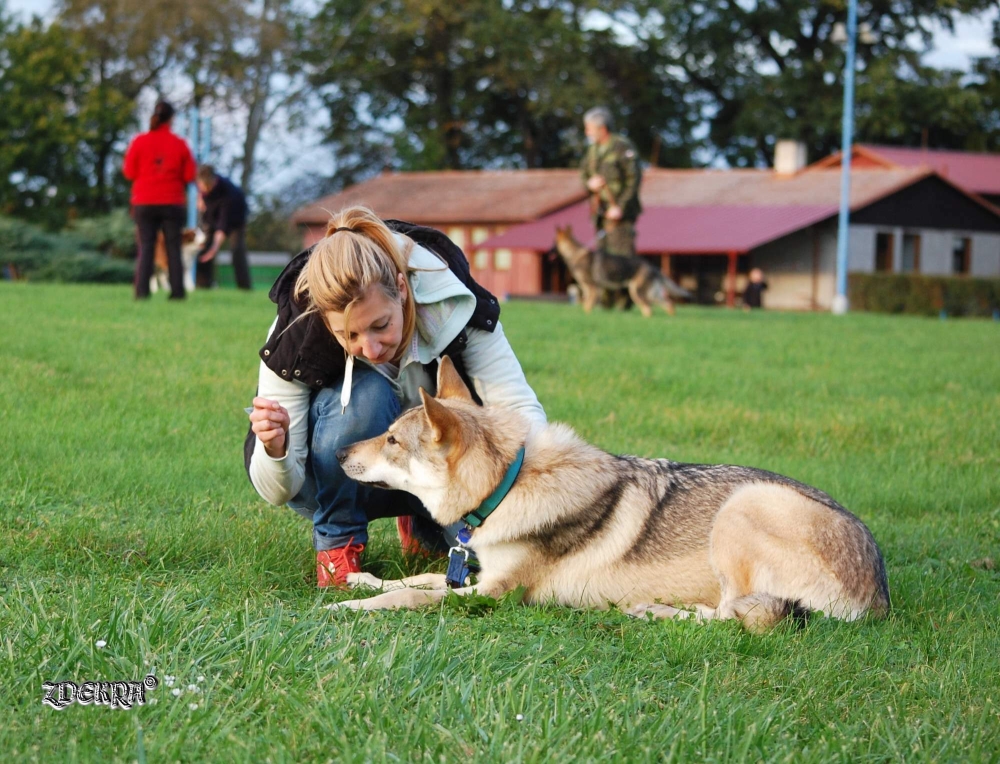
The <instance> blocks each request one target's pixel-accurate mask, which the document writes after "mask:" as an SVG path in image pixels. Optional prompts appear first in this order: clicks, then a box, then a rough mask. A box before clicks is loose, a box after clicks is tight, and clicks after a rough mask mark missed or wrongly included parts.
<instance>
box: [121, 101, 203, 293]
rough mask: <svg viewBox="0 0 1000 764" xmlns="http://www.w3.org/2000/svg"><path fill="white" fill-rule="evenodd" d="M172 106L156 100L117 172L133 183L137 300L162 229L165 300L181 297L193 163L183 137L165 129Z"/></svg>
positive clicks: (145, 285)
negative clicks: (167, 276)
mask: <svg viewBox="0 0 1000 764" xmlns="http://www.w3.org/2000/svg"><path fill="white" fill-rule="evenodd" d="M173 116H174V108H173V107H172V106H171V105H170V104H169V103H167V102H166V101H159V102H158V103H157V104H156V106H155V108H154V109H153V116H152V118H151V119H150V120H149V132H147V133H142V134H141V135H137V136H136V137H135V138H134V139H133V141H132V143H131V144H129V147H128V151H126V152H125V163H124V165H123V166H122V173H123V174H124V175H125V177H126V178H128V179H129V180H131V181H132V195H131V201H132V218H133V219H134V220H135V224H136V226H137V227H138V229H139V259H138V261H137V262H136V267H135V296H136V299H145V298H147V297H149V279H150V276H152V275H153V264H154V263H153V257H154V252H155V249H156V235H157V233H158V232H159V231H161V230H162V231H163V237H164V239H165V241H166V245H167V263H168V266H169V272H170V299H172V300H180V299H183V298H184V265H183V263H182V261H181V231H182V229H183V227H184V217H185V211H184V202H185V192H186V186H187V184H188V183H190V182H191V181H193V180H194V175H195V161H194V157H193V156H192V155H191V149H190V148H189V147H188V145H187V143H185V141H184V139H183V138H180V137H178V136H176V135H174V134H173V133H172V132H171V131H170V122H171V120H172V119H173Z"/></svg>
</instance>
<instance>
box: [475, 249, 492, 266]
mask: <svg viewBox="0 0 1000 764" xmlns="http://www.w3.org/2000/svg"><path fill="white" fill-rule="evenodd" d="M472 267H473V268H475V269H476V270H480V271H485V270H486V269H487V268H489V267H490V251H489V250H488V249H477V250H476V255H475V260H474V261H473V263H472Z"/></svg>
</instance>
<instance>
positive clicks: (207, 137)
mask: <svg viewBox="0 0 1000 764" xmlns="http://www.w3.org/2000/svg"><path fill="white" fill-rule="evenodd" d="M211 153H212V118H211V117H202V118H201V156H199V157H198V162H199V164H201V163H204V162H207V161H208V158H209V155H210V154H211Z"/></svg>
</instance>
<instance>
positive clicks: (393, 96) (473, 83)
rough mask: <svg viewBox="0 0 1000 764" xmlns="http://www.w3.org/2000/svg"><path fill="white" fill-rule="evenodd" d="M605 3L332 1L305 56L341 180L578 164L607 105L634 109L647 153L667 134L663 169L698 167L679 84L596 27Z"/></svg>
mask: <svg viewBox="0 0 1000 764" xmlns="http://www.w3.org/2000/svg"><path fill="white" fill-rule="evenodd" d="M593 5H594V4H591V3H573V2H552V1H548V2H543V1H542V0H525V1H524V2H517V3H497V2H494V1H493V0H468V1H467V2H464V3H454V2H445V0H378V1H376V2H372V1H371V0H368V1H367V2H366V1H365V0H331V2H328V3H327V4H326V5H325V6H324V7H323V9H322V10H321V12H320V13H319V14H318V16H317V17H316V19H314V21H313V23H312V25H311V27H310V31H311V35H310V37H309V39H308V45H307V50H306V54H305V56H306V61H307V63H308V64H309V66H310V67H311V72H312V82H313V83H314V85H315V86H316V87H317V89H318V91H319V93H320V94H321V97H322V99H323V102H324V104H325V106H326V108H327V111H328V113H329V116H330V129H329V132H328V138H329V141H330V143H331V144H333V146H334V147H335V149H336V151H337V154H338V162H339V168H338V175H339V176H340V178H341V179H343V180H345V181H349V180H352V179H355V178H357V177H359V176H362V175H365V174H370V173H372V172H376V171H378V170H381V169H383V168H385V167H394V168H402V169H430V168H439V167H449V168H462V167H492V166H520V167H553V166H565V165H566V164H569V163H571V162H572V161H574V160H575V159H576V157H578V156H579V153H580V151H581V150H582V135H581V132H582V131H581V128H580V124H579V123H580V117H581V116H582V114H583V112H584V111H585V110H586V109H587V108H588V107H590V106H592V105H594V104H597V103H608V104H610V105H611V106H612V107H613V108H615V109H616V111H619V112H620V113H621V114H622V116H623V123H624V125H625V126H626V128H627V129H628V131H629V133H630V136H631V137H632V138H633V140H635V142H636V143H637V145H638V146H639V149H640V151H642V152H643V153H644V154H647V152H649V151H651V150H652V147H653V146H654V145H655V144H657V142H658V136H659V138H662V136H663V134H665V133H668V134H669V136H670V141H669V142H668V145H666V146H665V148H664V150H663V152H662V157H663V159H662V161H667V159H668V158H670V159H672V160H673V161H676V162H680V163H687V162H689V161H690V148H691V147H690V134H691V128H692V127H693V124H694V123H693V121H692V118H693V116H694V113H693V112H692V109H691V108H690V105H689V103H688V101H687V100H686V99H685V96H684V94H683V92H682V90H683V88H681V87H680V86H679V85H680V83H679V82H678V81H677V80H676V79H674V78H672V77H671V76H670V73H669V72H667V71H666V69H665V68H664V67H663V65H662V63H663V62H662V60H661V59H662V57H661V56H660V55H659V53H658V51H656V50H654V49H652V48H650V47H648V46H646V45H645V44H644V42H643V41H641V40H640V41H639V42H636V41H634V40H623V39H621V38H620V37H619V35H618V34H616V32H615V31H613V30H609V29H598V28H594V27H592V26H589V25H588V24H586V23H585V21H586V16H587V11H588V10H589V9H590V8H591V6H593ZM602 5H604V6H610V5H615V6H617V5H622V7H623V8H625V9H626V10H627V8H626V7H625V6H627V5H628V4H616V3H604V4H602ZM660 142H661V143H662V140H660ZM674 148H679V149H680V150H678V151H673V154H672V156H668V155H670V154H671V151H672V150H673V149H674ZM647 155H648V154H647Z"/></svg>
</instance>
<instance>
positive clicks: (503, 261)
mask: <svg viewBox="0 0 1000 764" xmlns="http://www.w3.org/2000/svg"><path fill="white" fill-rule="evenodd" d="M510 261H511V251H510V250H509V249H498V250H497V251H496V252H494V253H493V267H494V268H496V269H497V270H498V271H509V270H510Z"/></svg>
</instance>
